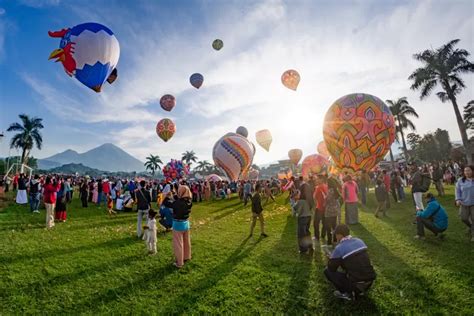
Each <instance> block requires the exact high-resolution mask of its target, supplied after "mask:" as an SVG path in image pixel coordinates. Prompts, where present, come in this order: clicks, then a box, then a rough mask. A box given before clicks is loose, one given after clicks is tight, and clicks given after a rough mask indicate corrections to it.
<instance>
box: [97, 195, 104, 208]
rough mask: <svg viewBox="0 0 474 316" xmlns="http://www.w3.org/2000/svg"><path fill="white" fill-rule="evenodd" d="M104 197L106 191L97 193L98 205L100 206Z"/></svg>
mask: <svg viewBox="0 0 474 316" xmlns="http://www.w3.org/2000/svg"><path fill="white" fill-rule="evenodd" d="M103 199H104V192H99V194H98V195H97V206H100V202H102V200H103Z"/></svg>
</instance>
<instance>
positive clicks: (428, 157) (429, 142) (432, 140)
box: [407, 128, 452, 162]
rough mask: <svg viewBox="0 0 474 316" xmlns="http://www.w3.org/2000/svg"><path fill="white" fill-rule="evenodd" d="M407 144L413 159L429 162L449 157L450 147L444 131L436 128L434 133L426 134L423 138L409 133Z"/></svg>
mask: <svg viewBox="0 0 474 316" xmlns="http://www.w3.org/2000/svg"><path fill="white" fill-rule="evenodd" d="M407 142H408V144H409V145H410V149H411V151H410V152H411V158H413V159H419V160H421V161H425V162H430V161H442V160H447V159H450V157H451V151H452V145H451V141H450V139H449V134H448V131H446V130H442V129H439V128H438V129H437V130H436V131H435V132H434V133H427V134H425V135H424V136H423V137H422V136H420V135H418V134H415V133H410V134H408V135H407Z"/></svg>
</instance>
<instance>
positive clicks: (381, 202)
mask: <svg viewBox="0 0 474 316" xmlns="http://www.w3.org/2000/svg"><path fill="white" fill-rule="evenodd" d="M387 197H388V194H387V190H386V189H385V184H384V183H383V181H382V179H377V186H376V187H375V198H376V199H377V203H378V205H377V209H376V210H375V217H377V218H378V217H379V213H380V212H382V213H383V216H385V205H386V203H387Z"/></svg>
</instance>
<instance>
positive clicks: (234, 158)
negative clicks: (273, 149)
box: [212, 133, 255, 181]
mask: <svg viewBox="0 0 474 316" xmlns="http://www.w3.org/2000/svg"><path fill="white" fill-rule="evenodd" d="M254 155H255V146H254V145H253V144H252V143H251V142H249V141H248V139H247V138H245V137H243V136H242V135H239V134H236V133H228V134H226V135H224V136H223V137H221V138H220V139H219V140H218V141H217V142H216V144H215V145H214V148H213V150H212V158H213V159H214V164H215V165H216V166H218V167H219V168H221V169H222V170H224V172H225V174H226V175H227V177H228V178H229V179H230V180H231V181H236V180H237V179H238V178H239V176H240V174H241V173H242V172H243V171H244V170H248V169H249V168H250V166H251V165H252V161H253V157H254Z"/></svg>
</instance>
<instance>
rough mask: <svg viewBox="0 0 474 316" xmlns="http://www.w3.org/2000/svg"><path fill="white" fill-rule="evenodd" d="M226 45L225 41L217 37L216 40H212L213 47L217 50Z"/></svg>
mask: <svg viewBox="0 0 474 316" xmlns="http://www.w3.org/2000/svg"><path fill="white" fill-rule="evenodd" d="M222 47H224V42H223V41H222V40H220V39H215V40H214V42H212V48H214V49H215V50H221V48H222Z"/></svg>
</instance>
